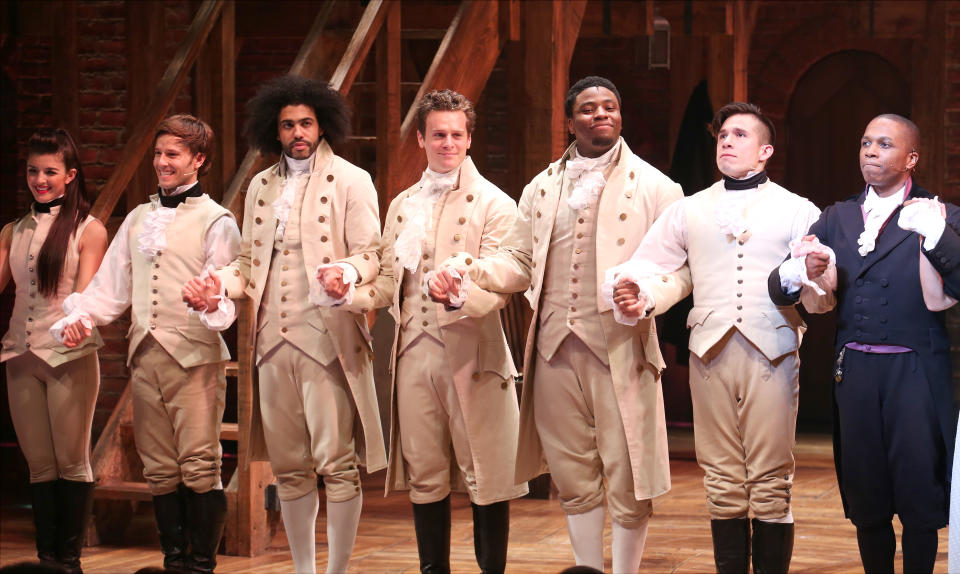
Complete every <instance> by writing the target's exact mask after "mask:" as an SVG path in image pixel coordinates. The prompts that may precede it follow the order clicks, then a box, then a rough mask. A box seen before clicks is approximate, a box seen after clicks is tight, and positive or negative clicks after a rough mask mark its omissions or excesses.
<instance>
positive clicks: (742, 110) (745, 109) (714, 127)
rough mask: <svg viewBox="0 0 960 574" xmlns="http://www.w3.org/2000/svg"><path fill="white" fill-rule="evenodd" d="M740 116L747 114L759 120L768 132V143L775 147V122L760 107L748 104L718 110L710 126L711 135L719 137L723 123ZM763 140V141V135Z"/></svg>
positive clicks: (735, 104) (739, 103)
mask: <svg viewBox="0 0 960 574" xmlns="http://www.w3.org/2000/svg"><path fill="white" fill-rule="evenodd" d="M740 114H746V115H748V116H753V117H755V118H757V121H758V122H760V124H761V125H763V127H765V128H766V130H767V143H768V144H770V145H774V142H775V141H776V139H777V130H776V128H774V127H773V122H772V121H771V120H770V118H768V117H767V116H766V114H764V113H763V112H762V111H760V106H758V105H756V104H750V103H747V102H732V103H729V104H727V105H725V106H723V107H722V108H720V109H719V110H717V113H716V115H714V116H713V122H712V123H711V124H710V128H711V129H710V133H711V135H712V136H713V137H717V134H718V133H720V128H721V127H723V123H724V122H725V121H727V120H728V119H730V116H737V115H740ZM761 139H763V138H762V135H761Z"/></svg>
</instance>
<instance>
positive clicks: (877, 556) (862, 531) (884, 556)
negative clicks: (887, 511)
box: [857, 522, 897, 574]
mask: <svg viewBox="0 0 960 574" xmlns="http://www.w3.org/2000/svg"><path fill="white" fill-rule="evenodd" d="M857 545H858V546H859V547H860V561H861V562H863V571H864V572H866V574H890V573H892V572H893V559H894V556H895V555H896V553H897V536H896V534H894V533H893V523H892V522H884V523H882V524H873V525H870V526H857Z"/></svg>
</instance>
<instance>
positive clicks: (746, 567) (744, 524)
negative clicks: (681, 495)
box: [710, 518, 750, 574]
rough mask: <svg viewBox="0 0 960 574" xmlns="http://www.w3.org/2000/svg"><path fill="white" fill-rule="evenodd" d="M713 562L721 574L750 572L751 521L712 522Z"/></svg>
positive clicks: (745, 519) (720, 520) (731, 519)
mask: <svg viewBox="0 0 960 574" xmlns="http://www.w3.org/2000/svg"><path fill="white" fill-rule="evenodd" d="M710 533H711V534H712V535H713V561H714V564H715V565H716V567H717V572H718V573H719V574H746V573H747V572H749V571H750V521H749V520H748V519H747V518H724V519H719V518H717V519H713V520H711V521H710Z"/></svg>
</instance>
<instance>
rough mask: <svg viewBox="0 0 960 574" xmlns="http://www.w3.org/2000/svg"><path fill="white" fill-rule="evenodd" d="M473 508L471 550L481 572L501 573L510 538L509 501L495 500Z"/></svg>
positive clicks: (488, 573) (471, 504)
mask: <svg viewBox="0 0 960 574" xmlns="http://www.w3.org/2000/svg"><path fill="white" fill-rule="evenodd" d="M470 506H471V507H472V508H473V550H474V552H475V553H476V555H477V564H478V565H479V566H480V572H482V573H483V574H503V570H504V569H505V568H506V567H507V540H508V539H509V538H510V503H509V502H507V501H503V502H495V503H493V504H486V505H483V506H479V505H476V504H473V503H472V502H471V503H470Z"/></svg>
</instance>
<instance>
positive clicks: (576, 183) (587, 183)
mask: <svg viewBox="0 0 960 574" xmlns="http://www.w3.org/2000/svg"><path fill="white" fill-rule="evenodd" d="M620 141H622V140H618V141H617V143H616V144H615V145H614V146H613V147H612V148H610V149H609V150H608V151H607V152H606V153H604V154H603V155H601V156H599V157H583V156H582V155H580V152H579V151H578V150H577V148H576V147H574V148H573V154H571V155H572V157H571V158H570V159H568V160H567V163H566V165H565V166H564V172H563V173H564V177H566V178H567V179H569V180H570V181H572V182H573V189H572V190H571V191H570V195H569V197H567V205H569V206H570V208H571V209H573V210H576V211H579V210H580V209H583V208H584V207H585V206H586V205H588V204H590V203H593V200H594V199H596V197H597V196H598V195H599V194H600V190H601V189H603V186H604V185H606V184H607V180H606V179H605V178H604V177H603V170H604V169H605V168H606V167H607V166H608V165H610V163H611V162H612V161H613V158H615V157H616V155H617V153H618V152H619V151H620Z"/></svg>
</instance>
